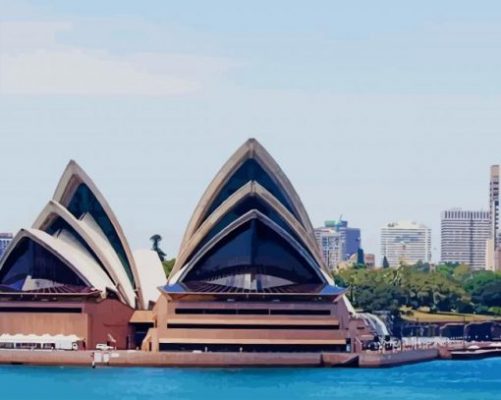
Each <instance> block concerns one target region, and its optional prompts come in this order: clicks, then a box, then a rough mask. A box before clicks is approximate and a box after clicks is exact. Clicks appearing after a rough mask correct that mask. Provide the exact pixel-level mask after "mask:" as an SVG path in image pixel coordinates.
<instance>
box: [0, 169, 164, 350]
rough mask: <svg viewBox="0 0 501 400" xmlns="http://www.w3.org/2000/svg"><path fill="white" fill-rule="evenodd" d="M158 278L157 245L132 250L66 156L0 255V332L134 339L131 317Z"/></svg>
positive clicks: (124, 343)
mask: <svg viewBox="0 0 501 400" xmlns="http://www.w3.org/2000/svg"><path fill="white" fill-rule="evenodd" d="M164 281H165V275H164V272H163V268H162V265H161V263H160V260H159V259H158V257H157V255H156V253H155V252H152V251H138V252H136V253H132V251H131V249H130V247H129V245H128V243H127V240H126V238H125V235H124V233H123V231H122V228H121V227H120V224H119V223H118V220H117V218H116V217H115V215H114V214H113V211H112V210H111V208H110V207H109V205H108V203H107V202H106V200H105V199H104V197H103V196H102V194H101V193H100V192H99V190H98V189H97V188H96V186H95V185H94V183H93V182H92V180H91V179H90V178H89V177H88V176H87V175H86V173H85V172H84V171H83V170H82V169H81V168H80V167H79V166H78V165H77V164H76V163H75V162H73V161H71V162H70V163H69V164H68V166H67V168H66V170H65V171H64V173H63V175H62V177H61V180H60V182H59V184H58V186H57V188H56V191H55V193H54V196H53V198H52V200H51V201H49V203H48V204H47V205H46V206H45V208H44V209H43V210H42V212H41V213H40V215H39V216H38V218H37V219H36V221H35V222H34V224H33V226H32V227H31V228H28V229H21V230H20V232H19V233H18V234H17V235H16V236H15V237H14V239H13V241H12V242H11V244H10V246H9V247H8V249H7V251H6V252H5V253H4V254H3V256H2V259H1V260H0V333H3V334H25V335H45V334H49V335H76V336H77V337H79V338H81V339H82V343H83V344H84V346H86V347H88V348H94V347H95V345H96V344H97V343H109V344H112V345H114V346H116V347H118V348H129V347H132V346H136V345H137V343H135V340H134V330H133V329H131V328H133V327H131V325H130V321H131V318H133V315H134V312H136V310H147V309H149V308H151V307H152V306H153V304H154V303H155V302H156V300H157V298H158V289H157V287H158V286H159V285H161V284H162V283H163V282H164Z"/></svg>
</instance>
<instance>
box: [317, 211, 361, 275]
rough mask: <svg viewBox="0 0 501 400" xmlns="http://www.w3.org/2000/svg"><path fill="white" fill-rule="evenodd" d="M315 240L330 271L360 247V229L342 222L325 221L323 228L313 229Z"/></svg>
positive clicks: (355, 252)
mask: <svg viewBox="0 0 501 400" xmlns="http://www.w3.org/2000/svg"><path fill="white" fill-rule="evenodd" d="M315 238H316V239H317V243H318V245H319V247H320V251H321V253H322V257H323V259H324V262H325V263H326V264H327V266H328V267H329V268H330V269H334V268H336V267H337V266H338V264H339V263H340V262H342V261H346V260H349V259H350V258H351V257H352V256H353V255H356V254H357V251H358V249H359V248H360V246H361V234H360V229H358V228H352V227H349V226H348V221H344V220H339V221H333V220H330V221H325V224H324V226H323V227H320V228H315Z"/></svg>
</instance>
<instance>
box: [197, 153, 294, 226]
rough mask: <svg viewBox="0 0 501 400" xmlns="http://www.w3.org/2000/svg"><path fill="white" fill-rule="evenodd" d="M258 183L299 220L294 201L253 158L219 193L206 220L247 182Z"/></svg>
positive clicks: (245, 163)
mask: <svg viewBox="0 0 501 400" xmlns="http://www.w3.org/2000/svg"><path fill="white" fill-rule="evenodd" d="M250 181H256V182H258V183H259V184H260V185H261V186H263V187H264V188H265V189H266V190H268V191H269V192H270V193H271V194H273V196H275V197H276V198H277V200H278V201H280V202H281V203H282V204H283V205H284V206H285V207H286V208H287V209H288V210H289V211H290V212H291V213H292V214H293V215H294V216H295V217H296V218H297V219H300V218H299V215H298V213H297V211H296V210H295V208H294V206H293V205H292V201H290V199H289V198H288V197H287V195H286V193H285V192H284V190H283V189H282V187H281V186H280V185H279V184H278V183H277V182H276V180H275V179H273V177H271V176H270V174H268V172H266V171H265V170H264V169H263V167H261V165H260V164H259V163H258V162H257V161H256V160H255V159H253V158H250V159H248V160H246V161H245V162H244V163H243V164H242V165H241V166H240V167H239V168H238V169H237V170H236V171H235V173H234V174H233V175H231V177H230V178H229V180H228V181H227V182H226V184H225V185H224V186H223V187H222V188H221V190H220V191H219V192H218V194H217V196H216V198H215V199H214V201H213V202H212V204H211V206H210V208H209V210H208V211H207V213H206V214H205V215H204V217H203V219H202V221H203V220H205V219H206V218H207V217H208V216H209V215H210V214H212V212H213V211H214V210H215V209H216V208H217V207H219V206H220V205H221V203H223V202H224V201H225V200H226V199H227V198H228V197H229V196H231V195H232V194H233V193H235V192H236V191H237V190H238V189H240V188H241V187H242V186H243V185H245V184H246V183H247V182H250Z"/></svg>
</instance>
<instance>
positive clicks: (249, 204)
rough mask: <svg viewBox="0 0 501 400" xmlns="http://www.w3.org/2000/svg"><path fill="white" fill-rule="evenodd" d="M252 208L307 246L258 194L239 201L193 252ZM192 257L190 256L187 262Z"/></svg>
mask: <svg viewBox="0 0 501 400" xmlns="http://www.w3.org/2000/svg"><path fill="white" fill-rule="evenodd" d="M251 210H257V211H259V212H261V213H262V214H263V215H266V216H267V217H268V218H270V219H271V220H272V221H273V222H275V223H276V224H277V225H278V226H280V227H281V228H283V229H284V230H285V231H286V232H287V233H289V234H290V235H291V236H292V237H293V238H294V239H296V240H297V241H298V242H299V243H301V245H303V246H304V247H305V248H307V247H306V246H305V244H304V242H303V241H302V239H301V238H300V237H299V236H298V235H297V234H296V233H295V232H294V230H292V229H291V227H290V226H289V224H288V223H287V222H286V221H285V220H284V219H283V218H282V217H281V216H280V214H279V213H277V212H276V211H275V210H274V209H273V207H271V206H270V205H269V204H267V203H266V202H265V201H264V200H262V199H261V198H259V197H256V196H247V197H245V198H243V199H242V200H241V201H239V202H238V203H237V204H235V206H234V207H233V208H231V209H230V210H229V211H228V212H227V213H226V214H225V215H224V216H223V217H222V218H221V219H220V220H219V222H218V223H217V224H215V225H214V226H213V227H212V229H211V230H210V231H209V232H208V233H207V235H205V237H204V238H203V239H202V240H201V241H200V243H199V244H198V246H197V247H196V248H195V250H194V251H193V253H192V254H196V253H197V252H198V251H199V250H200V249H201V248H202V247H203V246H204V245H205V244H206V243H208V242H209V241H210V240H211V239H212V238H213V237H215V236H216V235H217V234H218V233H219V232H221V231H222V230H223V229H224V228H226V227H227V226H228V225H230V224H231V223H232V222H234V221H236V220H237V219H238V218H240V217H242V216H243V215H244V214H246V213H247V212H249V211H251ZM190 259H191V256H190V258H188V260H187V262H189V260H190Z"/></svg>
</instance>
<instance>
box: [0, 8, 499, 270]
mask: <svg viewBox="0 0 501 400" xmlns="http://www.w3.org/2000/svg"><path fill="white" fill-rule="evenodd" d="M500 71H501V3H500V2H499V1H482V0H477V1H460V0H451V1H448V0H433V1H426V0H422V1H419V2H403V1H386V0H380V1H377V2H376V1H370V0H367V1H356V0H355V1H350V2H347V1H315V0H312V1H309V2H304V1H291V0H288V1H280V0H278V1H273V2H270V1H261V0H255V1H252V2H243V1H242V2H237V1H218V0H214V1H210V2H209V1H201V0H200V1H189V0H188V1H140V2H139V1H128V0H121V1H118V0H117V1H106V2H103V1H94V0H86V1H77V2H73V1H72V2H69V1H66V0H52V1H50V2H48V1H22V0H21V1H10V0H0V162H1V171H2V172H1V173H0V231H11V232H16V231H17V230H18V229H20V228H22V227H29V226H30V225H31V224H32V223H33V222H34V220H35V218H36V217H37V215H38V213H39V212H40V211H41V210H42V208H43V207H44V206H45V204H46V202H47V201H48V200H49V199H50V198H51V197H52V194H53V191H54V189H55V186H56V184H57V182H58V180H59V177H60V175H61V174H62V172H63V170H64V168H65V166H66V164H67V162H68V161H69V160H70V159H75V160H76V161H77V162H78V163H79V164H80V165H81V166H82V167H83V168H84V169H85V170H86V171H87V173H88V174H89V175H90V176H91V177H92V178H93V180H94V182H95V183H96V184H97V186H98V187H99V188H100V190H101V191H102V193H103V194H104V196H105V197H106V198H107V200H108V202H109V203H110V205H111V206H112V208H113V210H114V212H115V214H116V215H117V217H118V219H119V221H120V223H121V225H122V227H123V229H124V231H125V233H126V235H127V237H128V238H129V242H130V244H131V247H132V248H146V247H149V246H150V242H149V238H150V236H151V235H152V234H155V233H159V234H161V235H162V237H163V242H162V246H163V248H164V250H165V251H166V252H167V253H168V256H171V257H174V256H175V255H176V253H177V251H178V248H179V244H180V240H181V237H182V235H183V233H184V229H185V228H186V225H187V223H188V220H189V218H190V216H191V213H192V212H193V210H194V208H195V206H196V204H197V202H198V200H199V199H200V196H201V195H202V193H203V191H204V190H205V188H206V187H207V185H208V184H209V182H210V181H211V179H212V178H213V177H214V176H215V174H216V173H217V171H218V170H219V168H220V167H221V166H222V164H223V163H224V162H225V161H226V160H227V159H228V157H229V156H230V155H231V154H232V153H233V152H234V151H235V150H236V149H237V148H238V147H239V146H240V145H241V144H242V143H243V142H244V141H245V140H246V139H247V138H249V137H255V138H257V139H258V140H259V141H260V142H261V143H262V144H263V145H264V146H265V147H266V148H267V149H268V151H269V152H270V153H271V154H272V156H273V157H274V158H275V159H276V160H277V162H278V163H279V164H280V165H281V167H282V168H283V170H284V171H285V173H286V174H287V175H288V177H289V179H290V180H291V181H292V183H293V185H294V186H295V188H296V190H297V192H298V193H299V195H300V197H301V199H302V200H303V203H304V205H305V207H306V209H307V211H308V213H309V215H310V217H311V220H312V222H313V224H314V225H316V226H318V225H322V224H323V221H324V220H327V219H337V218H339V216H341V215H342V216H343V219H346V220H348V221H349V223H350V225H352V226H356V227H360V228H361V229H362V243H363V247H364V248H365V251H366V252H375V253H376V254H379V232H380V227H381V226H382V225H384V224H386V223H388V222H391V221H397V220H412V221H417V222H419V223H423V224H426V225H428V226H430V227H431V228H432V234H433V258H434V260H435V261H438V260H439V258H440V212H441V211H442V210H444V209H447V208H451V207H461V208H463V209H488V180H489V166H490V165H491V164H498V163H501V72H500Z"/></svg>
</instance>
